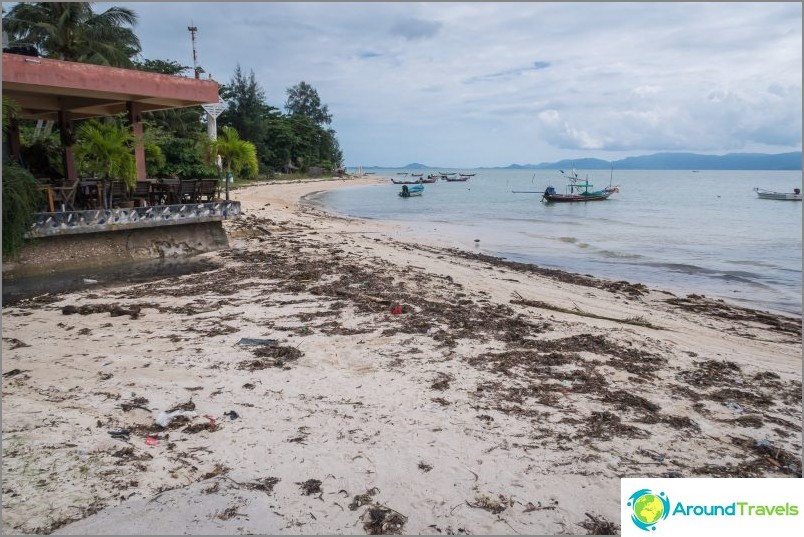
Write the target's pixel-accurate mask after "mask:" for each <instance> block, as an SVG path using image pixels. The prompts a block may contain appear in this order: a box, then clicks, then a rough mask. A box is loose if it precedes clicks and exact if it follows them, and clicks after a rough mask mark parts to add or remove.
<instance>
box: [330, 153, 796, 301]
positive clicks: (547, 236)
mask: <svg viewBox="0 0 804 537" xmlns="http://www.w3.org/2000/svg"><path fill="white" fill-rule="evenodd" d="M372 171H373V173H376V175H377V176H378V177H384V178H387V179H388V180H387V184H380V185H372V186H361V187H350V188H345V189H339V190H335V191H330V192H323V193H318V194H316V195H315V196H314V199H315V201H316V202H317V203H319V204H321V205H323V206H324V208H325V209H327V210H329V211H330V212H333V213H336V214H341V215H344V216H350V217H359V218H366V219H373V220H380V221H383V222H389V223H393V224H397V229H398V231H399V236H400V237H404V238H406V239H411V240H416V239H419V240H423V241H426V242H435V243H438V244H441V245H444V246H449V247H457V248H460V249H463V250H467V251H474V252H479V253H483V254H487V255H493V256H496V257H500V258H504V259H508V260H512V261H518V262H523V263H529V264H534V265H538V266H540V267H546V268H555V269H561V270H565V271H569V272H574V273H578V274H588V275H592V276H596V277H599V278H605V279H610V280H617V281H619V280H626V281H629V282H632V283H643V284H645V285H648V286H649V287H652V288H656V289H662V290H666V291H670V292H673V293H675V294H678V295H679V296H686V295H687V294H693V293H694V294H698V295H705V296H707V297H710V298H722V299H726V300H727V301H730V302H733V303H737V304H739V305H742V306H745V307H749V308H753V309H759V310H764V311H770V312H775V313H788V314H796V315H801V302H802V301H801V296H802V278H801V273H802V243H801V234H802V220H801V212H802V202H794V201H774V200H761V199H759V198H758V197H757V195H756V193H755V192H754V191H753V189H754V187H760V188H764V189H767V190H775V191H779V192H792V191H793V189H794V188H801V187H802V174H801V172H800V171H706V170H700V171H695V170H658V171H657V170H622V171H620V170H613V171H608V170H594V171H589V172H586V171H584V170H576V171H577V173H578V175H579V176H580V177H581V178H588V181H589V182H590V183H592V184H593V185H594V189H595V190H597V189H600V188H602V187H605V186H608V185H609V184H614V185H619V186H620V192H619V193H617V194H614V195H612V196H611V197H610V198H609V199H607V200H605V201H595V202H586V203H544V202H542V201H541V193H542V192H544V190H545V188H546V187H547V186H548V185H552V186H554V187H556V190H557V191H558V192H564V191H565V187H566V184H567V182H568V181H567V180H566V176H565V175H562V173H561V172H560V171H557V170H489V169H477V170H467V169H462V170H445V169H441V170H415V171H414V173H423V174H424V176H425V177H426V176H427V175H428V174H429V173H438V172H441V171H443V172H447V171H460V172H462V173H466V174H469V173H473V174H475V175H474V176H473V177H471V178H470V179H469V180H468V181H467V182H446V181H443V180H439V181H438V182H437V183H434V184H426V185H425V190H424V193H423V195H422V196H420V197H411V198H402V197H400V196H399V195H398V193H399V191H400V189H401V186H399V185H394V184H392V183H391V181H390V178H397V179H398V178H401V177H403V176H402V175H399V174H400V173H403V172H404V171H405V170H399V169H382V170H380V169H377V170H372ZM564 171H565V172H568V173H569V172H570V170H564Z"/></svg>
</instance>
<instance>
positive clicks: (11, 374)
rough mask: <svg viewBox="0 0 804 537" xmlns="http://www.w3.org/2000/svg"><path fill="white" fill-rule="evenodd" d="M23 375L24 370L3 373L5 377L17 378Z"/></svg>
mask: <svg viewBox="0 0 804 537" xmlns="http://www.w3.org/2000/svg"><path fill="white" fill-rule="evenodd" d="M21 373H23V370H22V369H12V370H11V371H6V372H5V373H3V376H4V377H15V376H17V375H19V374H21Z"/></svg>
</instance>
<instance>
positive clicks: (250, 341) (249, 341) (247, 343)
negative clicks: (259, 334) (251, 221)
mask: <svg viewBox="0 0 804 537" xmlns="http://www.w3.org/2000/svg"><path fill="white" fill-rule="evenodd" d="M237 344H238V345H240V346H241V347H276V345H277V340H275V339H255V338H250V337H244V338H240V341H238V342H237Z"/></svg>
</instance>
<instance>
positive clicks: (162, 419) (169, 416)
mask: <svg viewBox="0 0 804 537" xmlns="http://www.w3.org/2000/svg"><path fill="white" fill-rule="evenodd" d="M196 416H198V414H197V413H196V412H193V411H192V410H175V411H173V412H165V411H164V410H163V411H162V412H160V413H159V415H158V416H157V417H156V420H154V421H155V423H156V424H157V425H159V426H160V427H163V428H164V427H167V426H168V425H170V422H171V421H173V420H174V419H176V418H177V417H183V418H188V419H192V418H194V417H196Z"/></svg>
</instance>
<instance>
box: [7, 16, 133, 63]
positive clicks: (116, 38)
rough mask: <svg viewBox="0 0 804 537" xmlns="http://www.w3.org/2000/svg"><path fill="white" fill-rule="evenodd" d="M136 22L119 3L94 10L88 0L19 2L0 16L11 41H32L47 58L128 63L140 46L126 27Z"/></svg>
mask: <svg viewBox="0 0 804 537" xmlns="http://www.w3.org/2000/svg"><path fill="white" fill-rule="evenodd" d="M136 23H137V15H136V14H135V13H134V12H133V11H132V10H130V9H128V8H123V7H116V6H112V7H110V8H109V9H107V10H106V11H104V12H102V13H95V12H94V11H93V10H92V2H35V3H24V2H20V3H18V4H15V5H14V6H13V7H12V8H11V9H10V10H9V12H8V16H7V17H4V20H3V29H4V30H5V31H7V32H8V33H9V36H10V38H11V42H12V44H13V43H14V42H19V43H29V44H33V45H35V46H36V47H37V48H38V49H39V51H40V52H41V53H42V55H44V56H45V57H48V58H56V59H59V60H69V61H76V62H83V63H94V64H99V65H112V66H117V67H130V66H131V65H132V64H131V58H132V57H133V56H136V55H137V54H139V52H140V50H141V47H140V41H139V39H138V38H137V36H136V34H135V33H134V32H133V30H132V29H131V28H128V26H134V25H135V24H136Z"/></svg>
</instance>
